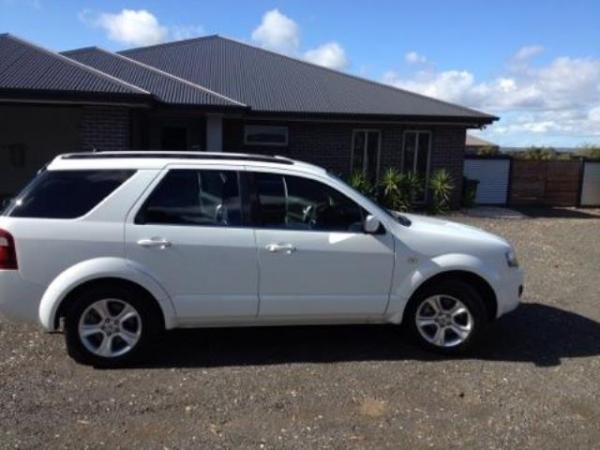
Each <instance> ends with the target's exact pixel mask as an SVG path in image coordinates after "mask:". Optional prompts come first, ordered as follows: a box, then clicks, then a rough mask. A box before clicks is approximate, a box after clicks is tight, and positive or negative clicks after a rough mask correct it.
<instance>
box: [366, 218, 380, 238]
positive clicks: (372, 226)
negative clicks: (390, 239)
mask: <svg viewBox="0 0 600 450" xmlns="http://www.w3.org/2000/svg"><path fill="white" fill-rule="evenodd" d="M363 229H364V230H365V233H369V234H375V233H378V232H379V230H380V229H381V222H379V219H378V218H377V217H375V216H374V215H372V214H369V215H368V216H367V217H366V218H365V222H364V224H363Z"/></svg>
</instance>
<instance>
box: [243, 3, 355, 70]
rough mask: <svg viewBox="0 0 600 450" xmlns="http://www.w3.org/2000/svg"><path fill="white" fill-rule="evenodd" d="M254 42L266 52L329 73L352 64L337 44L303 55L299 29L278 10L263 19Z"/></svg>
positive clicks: (256, 30) (256, 31)
mask: <svg viewBox="0 0 600 450" xmlns="http://www.w3.org/2000/svg"><path fill="white" fill-rule="evenodd" d="M252 40H253V41H254V42H256V43H257V44H258V45H260V46H261V47H263V48H266V49H269V50H273V51H276V52H279V53H283V54H284V55H290V56H295V57H297V58H303V59H305V60H306V61H308V62H311V63H313V64H318V65H320V66H324V67H328V68H330V69H336V70H344V69H346V68H347V67H348V66H349V64H350V61H349V59H348V57H347V56H346V51H345V50H344V48H343V47H342V46H341V45H340V44H339V43H337V42H335V41H331V42H326V43H325V44H322V45H319V46H317V47H315V48H313V49H309V50H306V51H305V52H304V53H302V52H301V51H300V26H299V25H298V24H297V23H296V22H295V21H294V20H293V19H291V18H290V17H288V16H286V15H285V14H283V13H282V12H281V11H279V10H278V9H272V10H270V11H267V12H266V13H265V14H264V15H263V17H262V21H261V23H260V25H258V27H256V28H255V29H254V31H253V32H252Z"/></svg>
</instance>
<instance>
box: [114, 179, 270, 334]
mask: <svg viewBox="0 0 600 450" xmlns="http://www.w3.org/2000/svg"><path fill="white" fill-rule="evenodd" d="M242 220H243V219H242V207H241V196H240V187H239V175H238V172H236V171H234V170H226V169H225V168H224V169H222V170H221V169H219V168H215V169H210V170H205V169H202V170H196V169H190V168H180V169H171V170H169V171H167V173H166V174H164V177H163V178H162V180H161V181H160V182H158V185H157V186H156V187H155V188H154V190H153V192H152V193H151V194H150V195H149V196H148V198H147V199H146V200H142V201H141V205H138V207H136V208H135V210H134V212H133V213H132V217H130V218H129V220H128V223H127V225H126V252H127V257H128V258H129V259H130V260H133V261H135V262H137V263H139V264H141V265H142V266H143V267H144V268H145V270H147V271H148V272H149V273H150V275H151V276H153V277H155V278H156V280H157V281H158V282H159V283H160V284H161V285H162V286H163V287H164V288H165V289H166V290H167V291H168V293H169V295H170V296H171V298H172V300H173V302H174V304H175V309H176V311H177V316H178V319H179V320H180V321H181V323H183V324H185V323H186V322H190V323H204V322H209V323H210V322H234V321H237V320H242V321H244V320H248V319H253V318H255V317H256V314H257V312H258V266H257V261H256V246H255V241H254V231H253V230H252V228H249V227H243V226H242V225H243V222H242Z"/></svg>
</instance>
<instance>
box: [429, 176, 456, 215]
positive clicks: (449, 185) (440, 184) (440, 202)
mask: <svg viewBox="0 0 600 450" xmlns="http://www.w3.org/2000/svg"><path fill="white" fill-rule="evenodd" d="M429 187H430V189H431V194H432V202H431V211H432V212H433V213H434V214H441V213H445V212H447V211H448V210H449V209H450V195H451V194H452V190H453V189H454V182H453V180H452V177H451V176H450V174H449V173H448V171H447V170H446V169H439V170H436V171H435V172H434V173H433V175H432V176H431V178H430V180H429Z"/></svg>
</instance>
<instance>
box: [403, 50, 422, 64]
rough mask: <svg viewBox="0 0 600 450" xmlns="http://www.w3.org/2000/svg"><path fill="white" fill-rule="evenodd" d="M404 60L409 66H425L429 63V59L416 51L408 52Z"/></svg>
mask: <svg viewBox="0 0 600 450" xmlns="http://www.w3.org/2000/svg"><path fill="white" fill-rule="evenodd" d="M404 60H405V61H406V62H407V63H408V64H425V63H426V62H427V58H425V56H423V55H420V54H419V53H417V52H415V51H412V52H408V53H407V54H405V55H404Z"/></svg>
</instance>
